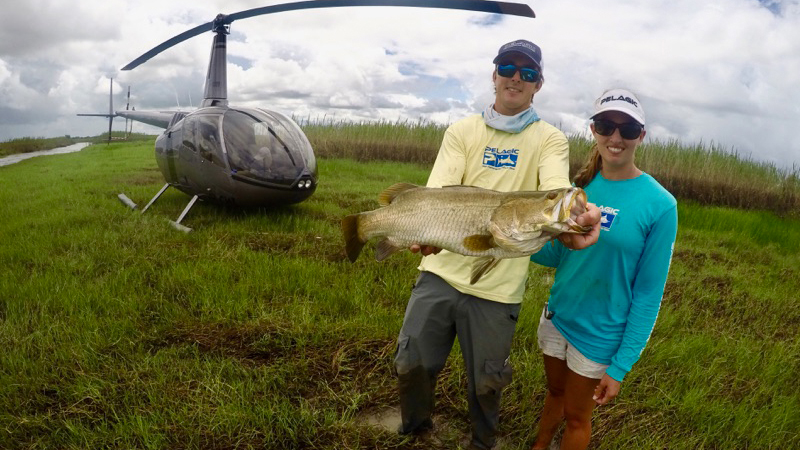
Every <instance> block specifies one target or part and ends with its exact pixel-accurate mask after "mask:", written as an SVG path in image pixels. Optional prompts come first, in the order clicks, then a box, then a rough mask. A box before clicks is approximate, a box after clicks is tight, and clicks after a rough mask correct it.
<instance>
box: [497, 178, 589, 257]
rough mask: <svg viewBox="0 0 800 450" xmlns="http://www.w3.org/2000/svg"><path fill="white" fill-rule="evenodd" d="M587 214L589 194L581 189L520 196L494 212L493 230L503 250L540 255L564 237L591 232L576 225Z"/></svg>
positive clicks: (528, 193) (511, 196) (512, 198)
mask: <svg viewBox="0 0 800 450" xmlns="http://www.w3.org/2000/svg"><path fill="white" fill-rule="evenodd" d="M586 210H587V198H586V192H584V191H583V189H581V188H577V187H570V188H564V189H554V190H551V191H542V192H520V193H518V194H517V195H510V196H509V199H508V200H506V201H505V202H503V203H502V204H501V205H500V206H499V207H498V208H497V209H496V210H495V211H494V214H492V218H491V222H490V226H489V230H490V232H491V233H492V236H493V237H494V240H495V242H496V243H497V244H498V245H499V246H501V247H504V248H508V249H515V250H519V251H536V250H538V248H540V247H541V246H542V245H544V243H545V242H547V241H548V240H550V239H552V238H553V237H555V236H557V235H558V234H560V233H584V232H586V231H589V229H590V228H591V227H589V229H587V228H586V227H581V226H579V225H578V223H577V222H576V219H577V218H578V216H579V215H581V214H582V213H584V212H586ZM534 249H535V250H534Z"/></svg>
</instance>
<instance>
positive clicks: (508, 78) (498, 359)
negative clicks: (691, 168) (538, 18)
mask: <svg viewBox="0 0 800 450" xmlns="http://www.w3.org/2000/svg"><path fill="white" fill-rule="evenodd" d="M493 62H494V64H495V70H494V72H493V73H492V81H493V82H494V87H495V101H494V104H493V105H489V106H488V107H487V108H486V110H485V111H483V113H482V114H476V115H473V116H470V117H467V118H465V119H462V120H460V121H458V122H456V123H454V124H453V125H451V126H450V127H449V128H448V129H447V131H446V133H445V136H444V140H443V142H442V146H441V148H440V149H439V154H438V156H437V158H436V162H435V163H434V166H433V169H432V171H431V174H430V178H429V179H428V184H427V185H428V187H441V186H447V185H458V184H463V185H471V186H479V187H483V188H488V189H494V190H497V191H504V192H509V191H523V190H524V191H535V190H549V189H556V188H563V187H568V186H570V182H569V146H568V142H567V138H566V137H565V136H564V134H563V133H562V132H561V131H559V130H558V129H556V128H555V127H553V126H552V125H550V124H547V123H545V122H543V121H542V120H540V119H539V117H538V115H537V114H536V111H535V110H534V109H533V107H532V106H531V104H532V101H533V97H534V95H535V94H536V93H537V92H538V91H539V90H540V89H541V88H542V84H543V83H544V78H543V77H542V53H541V50H540V49H539V47H538V46H537V45H536V44H533V43H532V42H529V41H526V40H517V41H513V42H509V43H507V44H505V45H503V46H502V47H500V50H499V52H498V54H497V56H496V57H495V58H494V61H493ZM578 222H579V223H580V224H581V225H587V224H590V225H593V230H592V231H591V232H590V233H588V234H587V235H572V236H565V237H563V238H561V240H562V242H563V243H564V244H565V245H566V246H567V247H569V248H573V249H581V248H585V247H588V246H589V245H592V244H593V243H594V242H596V241H597V237H598V235H599V229H600V211H599V209H597V207H596V206H594V205H592V207H591V209H590V211H589V212H587V213H585V214H583V215H582V216H580V217H579V218H578ZM420 250H421V251H422V254H423V255H426V256H425V257H424V258H423V260H422V263H421V264H420V270H421V274H420V276H419V278H418V279H417V282H416V285H415V286H414V290H413V293H412V295H411V299H410V300H409V303H408V307H407V309H406V313H405V318H404V321H403V327H402V329H401V331H400V335H399V337H398V347H397V354H396V357H395V369H396V371H397V375H398V387H399V392H400V410H401V416H402V423H401V426H400V430H399V431H400V433H401V434H420V433H425V432H428V431H429V430H431V429H432V428H433V422H432V420H431V415H432V412H433V406H434V388H435V385H436V377H437V375H438V374H439V372H440V371H441V370H442V368H443V367H444V364H445V362H446V360H447V357H448V355H449V354H450V350H451V348H452V345H453V342H454V339H455V337H456V336H457V337H458V339H459V343H460V345H461V350H462V353H463V356H464V364H465V368H466V372H467V379H468V391H469V392H468V402H469V416H470V421H471V424H472V440H471V443H470V447H469V448H472V449H490V448H492V447H493V446H494V444H495V436H496V433H497V424H498V411H499V406H500V394H501V391H502V389H503V387H505V386H506V385H507V384H508V383H510V382H511V365H510V362H509V355H510V352H511V341H512V338H513V336H514V329H515V326H516V321H517V318H518V316H519V311H520V307H521V302H522V296H523V293H524V290H525V281H526V279H527V274H528V264H529V259H528V258H515V259H504V260H501V261H500V263H499V264H498V265H497V266H496V267H495V268H493V269H492V270H491V271H490V272H489V273H487V274H485V275H484V276H483V277H482V278H481V279H480V280H479V281H478V282H477V283H475V284H474V285H470V283H469V281H470V273H471V269H472V263H473V261H474V258H473V257H467V256H462V255H458V254H455V253H451V252H448V251H446V250H443V251H441V252H439V251H438V250H439V249H433V248H431V247H424V248H420V247H419V246H413V247H412V251H420Z"/></svg>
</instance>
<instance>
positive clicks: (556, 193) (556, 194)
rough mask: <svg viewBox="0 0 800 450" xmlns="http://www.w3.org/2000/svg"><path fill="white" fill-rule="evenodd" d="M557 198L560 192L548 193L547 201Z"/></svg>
mask: <svg viewBox="0 0 800 450" xmlns="http://www.w3.org/2000/svg"><path fill="white" fill-rule="evenodd" d="M556 197H558V192H556V191H550V192H548V193H547V199H548V200H553V199H555V198H556Z"/></svg>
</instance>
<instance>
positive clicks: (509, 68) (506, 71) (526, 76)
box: [497, 64, 541, 83]
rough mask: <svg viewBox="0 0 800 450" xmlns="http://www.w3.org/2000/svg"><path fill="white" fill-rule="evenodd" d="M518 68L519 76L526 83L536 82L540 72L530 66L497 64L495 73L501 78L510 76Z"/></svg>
mask: <svg viewBox="0 0 800 450" xmlns="http://www.w3.org/2000/svg"><path fill="white" fill-rule="evenodd" d="M518 70H519V77H520V78H521V79H522V81H527V82H528V83H538V82H539V78H540V76H541V74H539V71H538V70H536V69H531V68H530V67H517V66H515V65H514V64H500V65H499V66H497V74H498V75H500V76H501V77H503V78H511V77H513V76H514V74H515V73H517V71H518Z"/></svg>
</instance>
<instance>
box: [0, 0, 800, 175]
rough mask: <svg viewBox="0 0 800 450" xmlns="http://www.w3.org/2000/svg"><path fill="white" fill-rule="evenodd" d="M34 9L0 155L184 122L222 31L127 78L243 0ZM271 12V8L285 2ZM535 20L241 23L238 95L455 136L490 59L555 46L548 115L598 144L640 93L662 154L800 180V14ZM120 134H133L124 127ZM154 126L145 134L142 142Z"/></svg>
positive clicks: (397, 14)
mask: <svg viewBox="0 0 800 450" xmlns="http://www.w3.org/2000/svg"><path fill="white" fill-rule="evenodd" d="M62 3H63V2H57V1H55V0H34V1H29V2H22V3H20V5H18V7H16V6H15V8H16V10H15V17H24V18H26V20H16V21H7V22H10V23H7V24H4V28H3V29H0V105H2V106H0V140H5V139H9V138H14V137H21V136H43V135H53V136H55V135H63V134H72V135H93V134H97V133H99V132H102V131H103V130H104V129H105V126H106V125H105V124H104V123H103V121H102V120H98V119H92V118H78V117H75V116H74V114H75V113H77V112H104V111H106V110H107V109H108V98H107V92H108V79H107V77H109V76H113V77H114V78H115V93H116V95H115V99H114V101H115V107H117V108H124V104H125V97H124V96H125V90H126V88H127V86H129V85H130V86H132V88H131V92H132V93H131V101H132V103H133V104H134V105H135V107H136V108H137V109H148V108H152V109H164V108H175V107H177V106H178V105H180V106H181V107H183V108H187V107H188V106H189V105H190V104H191V105H197V104H199V102H200V100H201V97H202V93H203V82H204V79H205V72H206V66H207V62H208V56H209V50H210V46H211V40H212V34H211V33H206V34H203V35H200V36H198V37H195V38H193V39H191V40H189V41H186V42H183V43H180V44H178V45H176V46H175V47H172V48H171V49H169V50H167V51H165V52H164V53H162V54H160V55H158V56H156V57H154V58H152V59H151V60H150V61H148V62H147V63H145V64H143V65H142V66H140V67H138V68H136V69H135V70H133V71H130V72H120V71H119V69H120V68H121V67H122V66H123V65H125V64H126V63H128V62H130V61H131V60H133V59H134V58H136V57H138V56H139V55H141V54H142V53H144V52H145V51H147V50H149V49H150V48H152V47H154V46H155V45H157V44H159V43H161V42H163V41H165V40H167V39H169V38H171V37H172V36H174V35H176V34H178V33H181V32H183V31H186V30H188V29H190V28H193V27H194V26H197V25H199V24H201V23H204V22H208V21H211V20H212V19H213V18H214V16H215V15H216V14H217V13H218V12H225V13H231V12H235V11H240V10H245V9H250V8H254V7H260V6H265V5H267V4H269V3H267V2H264V3H260V2H253V1H245V0H227V1H226V0H212V1H206V2H193V1H190V0H174V1H170V2H163V1H155V0H139V1H134V0H79V1H78V2H73V3H76V4H71V5H69V6H66V4H64V5H62ZM274 3H275V2H273V3H272V4H274ZM531 6H532V7H533V8H534V10H535V11H536V14H537V18H536V19H526V18H520V17H498V16H491V15H487V14H483V13H475V12H466V11H453V10H436V9H428V8H398V7H394V8H393V7H363V8H355V7H350V8H335V9H318V10H305V11H292V12H285V13H279V14H275V15H270V16H263V17H254V18H251V19H247V20H239V21H236V22H234V23H233V26H232V34H231V35H230V36H229V44H228V51H229V55H231V56H233V58H231V59H232V60H233V63H232V64H230V65H229V70H228V83H229V85H228V96H229V99H230V100H231V102H232V103H234V104H246V105H250V106H260V107H265V108H270V109H276V110H279V111H281V112H284V113H287V114H294V115H296V116H302V117H312V118H316V117H319V118H321V117H323V116H326V117H329V118H330V117H336V118H340V119H346V118H352V119H359V120H368V119H387V120H398V119H399V120H403V119H409V120H412V121H413V120H417V119H419V118H425V119H428V120H435V121H440V122H452V121H454V120H457V119H459V118H461V117H464V116H465V115H467V114H471V113H475V112H478V111H480V110H482V109H483V108H484V107H485V105H486V104H487V103H489V102H491V101H492V99H493V94H492V85H491V81H490V80H491V78H490V75H491V71H492V66H491V59H492V57H493V56H494V54H495V52H496V51H497V48H498V47H499V46H500V45H501V44H503V43H504V42H507V41H510V40H513V39H517V38H526V39H529V40H532V41H534V42H536V43H537V44H539V45H540V46H541V47H542V50H543V53H544V61H545V78H546V82H545V86H544V88H543V89H542V91H541V92H540V93H539V94H537V96H536V100H535V102H534V104H535V106H536V108H537V110H538V111H539V113H540V115H541V116H542V117H544V118H545V120H548V121H551V122H553V123H555V124H557V125H558V126H560V127H562V129H564V130H565V131H567V132H580V131H582V130H585V127H586V118H587V117H588V116H589V115H590V113H591V107H592V103H593V101H594V99H595V97H597V96H598V95H599V94H600V93H601V92H602V91H603V90H604V89H605V88H608V87H613V86H626V87H628V88H630V89H632V90H634V91H635V92H637V93H638V94H639V95H640V97H641V98H642V101H643V103H644V106H645V108H646V110H647V115H648V122H649V123H648V137H649V138H650V139H678V140H681V141H683V142H686V143H694V142H699V141H702V142H705V143H708V142H715V143H717V144H719V145H722V146H724V147H727V148H729V149H732V150H736V151H738V152H739V153H740V154H743V155H752V157H753V158H756V159H758V160H766V161H770V162H774V163H776V164H778V165H780V166H783V167H791V166H792V164H796V165H798V166H800V144H798V142H797V139H795V138H794V136H793V134H794V133H793V130H794V124H795V122H797V121H798V120H800V90H798V89H797V86H798V81H800V27H797V26H796V25H797V23H800V2H798V1H797V0H787V1H774V0H764V1H760V2H759V1H756V0H712V1H710V2H703V3H697V2H695V1H689V0H673V1H666V0H654V1H648V2H631V1H624V0H614V1H608V2H603V3H597V2H585V1H578V0H562V1H559V2H535V3H531ZM118 127H121V125H118ZM140 129H141V128H140Z"/></svg>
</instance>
